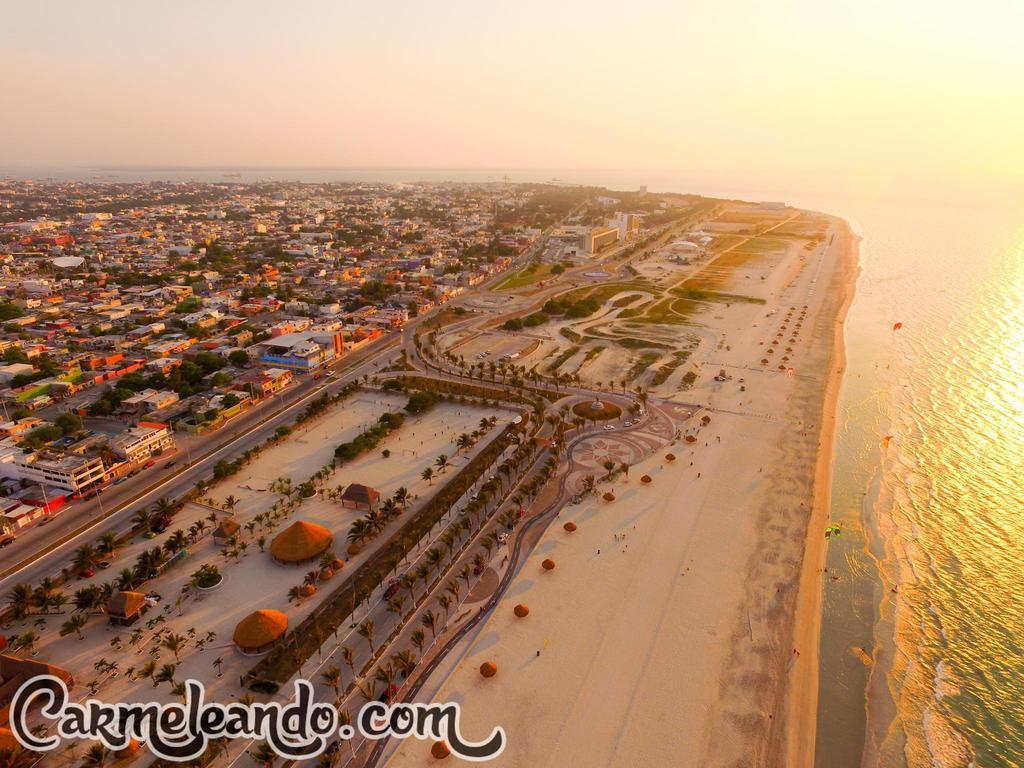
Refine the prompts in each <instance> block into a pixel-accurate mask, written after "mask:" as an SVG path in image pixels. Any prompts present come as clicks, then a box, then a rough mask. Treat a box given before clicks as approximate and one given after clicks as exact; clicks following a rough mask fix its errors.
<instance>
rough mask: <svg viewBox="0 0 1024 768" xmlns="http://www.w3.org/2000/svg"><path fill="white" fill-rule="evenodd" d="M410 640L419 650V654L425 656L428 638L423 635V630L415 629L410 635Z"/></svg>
mask: <svg viewBox="0 0 1024 768" xmlns="http://www.w3.org/2000/svg"><path fill="white" fill-rule="evenodd" d="M409 640H410V642H412V644H413V645H415V646H416V648H417V650H419V652H420V656H422V655H423V645H424V644H425V643H426V641H427V636H426V635H425V634H424V633H423V630H422V629H414V630H413V631H412V634H411V635H409Z"/></svg>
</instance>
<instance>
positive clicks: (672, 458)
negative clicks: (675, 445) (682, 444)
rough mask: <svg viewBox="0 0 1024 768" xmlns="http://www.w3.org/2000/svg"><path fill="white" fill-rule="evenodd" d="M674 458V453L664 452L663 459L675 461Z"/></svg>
mask: <svg viewBox="0 0 1024 768" xmlns="http://www.w3.org/2000/svg"><path fill="white" fill-rule="evenodd" d="M675 460H676V455H675V454H674V453H666V454H665V461H675Z"/></svg>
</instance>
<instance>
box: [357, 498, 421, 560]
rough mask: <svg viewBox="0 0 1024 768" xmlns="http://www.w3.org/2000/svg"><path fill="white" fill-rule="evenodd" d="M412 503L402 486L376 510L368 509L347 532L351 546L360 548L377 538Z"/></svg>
mask: <svg viewBox="0 0 1024 768" xmlns="http://www.w3.org/2000/svg"><path fill="white" fill-rule="evenodd" d="M411 501H412V494H410V493H409V489H408V488H406V487H404V486H402V487H400V488H398V489H397V490H396V491H395V492H394V493H393V494H392V495H391V497H390V498H387V499H384V501H382V502H381V503H380V505H379V506H378V507H377V508H376V509H370V510H368V511H367V512H366V514H365V515H363V516H362V517H360V518H359V519H358V520H356V521H354V522H353V523H352V526H351V527H350V528H349V531H348V540H349V542H350V543H351V544H355V545H359V546H362V545H363V544H364V543H365V542H367V541H369V540H370V539H372V538H373V537H375V536H377V535H378V534H379V533H380V532H381V531H383V530H384V529H385V528H386V527H387V525H388V523H390V522H391V521H392V520H394V519H395V518H396V517H398V516H399V515H401V514H402V513H403V512H404V511H405V510H406V509H407V508H408V506H409V503H410V502H411Z"/></svg>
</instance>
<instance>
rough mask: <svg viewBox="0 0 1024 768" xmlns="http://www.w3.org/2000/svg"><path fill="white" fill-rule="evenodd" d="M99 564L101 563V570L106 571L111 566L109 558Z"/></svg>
mask: <svg viewBox="0 0 1024 768" xmlns="http://www.w3.org/2000/svg"><path fill="white" fill-rule="evenodd" d="M97 565H99V567H100V570H101V571H105V570H107V568H109V567H110V561H109V560H100V561H99V563H97Z"/></svg>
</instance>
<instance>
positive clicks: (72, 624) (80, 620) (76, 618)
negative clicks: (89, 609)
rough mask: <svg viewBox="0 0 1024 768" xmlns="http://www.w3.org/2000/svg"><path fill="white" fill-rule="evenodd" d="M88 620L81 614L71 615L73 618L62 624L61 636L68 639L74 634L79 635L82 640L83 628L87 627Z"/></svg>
mask: <svg viewBox="0 0 1024 768" xmlns="http://www.w3.org/2000/svg"><path fill="white" fill-rule="evenodd" d="M86 621H87V619H86V618H85V616H83V615H82V614H80V613H73V614H71V618H69V619H68V620H67V621H65V622H64V623H63V624H61V627H60V636H61V637H66V636H67V635H70V634H71V633H72V632H74V633H75V634H76V635H78V639H79V640H81V639H82V638H83V637H84V636H83V635H82V627H84V626H85V624H86Z"/></svg>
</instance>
